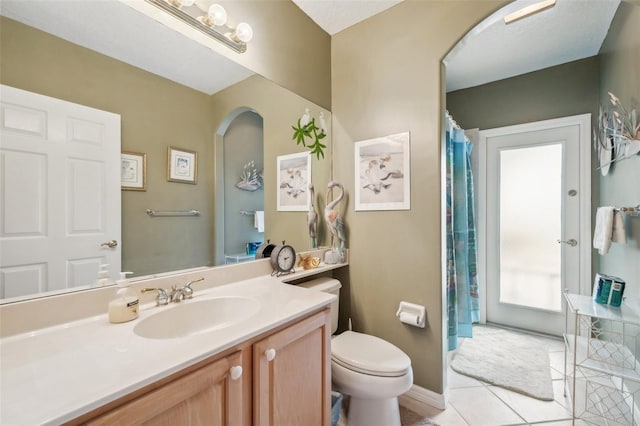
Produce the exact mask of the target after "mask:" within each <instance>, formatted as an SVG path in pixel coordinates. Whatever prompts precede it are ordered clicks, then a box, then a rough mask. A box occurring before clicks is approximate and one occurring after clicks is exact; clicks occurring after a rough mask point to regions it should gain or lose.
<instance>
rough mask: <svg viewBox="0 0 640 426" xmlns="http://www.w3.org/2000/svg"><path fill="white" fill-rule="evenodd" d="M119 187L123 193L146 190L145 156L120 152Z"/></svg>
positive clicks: (137, 153)
mask: <svg viewBox="0 0 640 426" xmlns="http://www.w3.org/2000/svg"><path fill="white" fill-rule="evenodd" d="M120 187H121V189H122V190H123V191H146V190H147V154H143V153H141V152H131V151H122V153H121V154H120Z"/></svg>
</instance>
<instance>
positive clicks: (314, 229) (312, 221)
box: [307, 183, 318, 248]
mask: <svg viewBox="0 0 640 426" xmlns="http://www.w3.org/2000/svg"><path fill="white" fill-rule="evenodd" d="M309 197H310V200H311V201H309V213H307V225H308V226H309V238H310V239H311V248H316V247H318V214H317V213H316V208H315V206H314V205H313V202H314V198H315V191H314V189H313V184H312V183H310V184H309Z"/></svg>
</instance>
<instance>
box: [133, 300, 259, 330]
mask: <svg viewBox="0 0 640 426" xmlns="http://www.w3.org/2000/svg"><path fill="white" fill-rule="evenodd" d="M156 309H158V310H159V312H158V313H157V314H154V315H152V316H150V317H148V318H145V319H143V320H141V321H140V322H139V323H138V324H136V326H135V327H134V328H133V332H134V333H136V334H137V335H138V336H140V337H147V338H149V339H174V338H178V337H187V336H192V335H194V334H198V333H203V332H206V331H212V330H219V329H221V328H226V327H230V326H232V325H234V324H237V323H239V322H242V321H245V320H247V319H248V318H250V317H252V316H253V315H255V314H256V313H257V312H258V311H259V310H260V302H258V301H257V300H255V299H250V298H247V297H217V298H213V299H205V300H197V301H186V302H181V304H180V305H177V306H171V307H166V308H164V309H166V310H161V309H163V307H158V308H156Z"/></svg>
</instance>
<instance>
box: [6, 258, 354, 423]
mask: <svg viewBox="0 0 640 426" xmlns="http://www.w3.org/2000/svg"><path fill="white" fill-rule="evenodd" d="M257 263H259V262H257ZM341 266H345V264H341V265H333V266H331V267H325V268H318V269H317V270H313V271H301V272H299V273H296V274H293V275H291V276H286V277H279V278H278V277H272V276H270V275H269V274H261V275H259V276H256V277H253V278H249V279H244V280H240V281H235V282H232V283H227V284H224V285H217V286H214V287H212V288H202V289H199V288H196V291H195V295H194V297H193V299H191V300H187V301H184V302H181V303H175V304H172V305H170V306H164V307H156V306H155V304H154V303H153V302H149V301H143V302H145V303H143V304H142V306H141V310H140V318H138V319H137V320H134V321H131V322H128V323H122V324H110V323H109V322H108V320H107V316H106V314H101V315H97V316H93V317H88V318H83V319H80V320H77V321H73V322H68V323H65V324H59V325H55V326H52V327H49V328H44V329H38V330H32V331H30V332H27V333H21V334H16V335H13V336H9V337H5V338H3V339H2V341H1V342H0V352H1V355H2V374H1V381H2V398H1V400H2V401H1V404H2V406H1V410H0V424H7V425H13V424H64V423H66V424H89V425H101V424H114V423H118V422H121V424H135V423H138V424H139V423H143V422H150V423H151V424H177V423H178V420H177V419H180V422H179V423H181V424H184V419H185V418H188V419H189V424H208V425H209V424H213V425H217V424H221V425H222V424H228V425H252V424H255V425H280V424H314V425H316V424H317V425H321V424H322V425H329V424H330V423H331V419H330V414H331V413H330V411H331V395H330V387H331V371H330V338H331V337H330V334H331V317H330V311H329V305H330V304H331V302H332V301H333V300H334V299H335V296H333V295H330V294H327V293H322V292H316V291H311V290H307V289H304V288H300V287H297V286H294V285H289V284H286V283H284V282H283V281H284V280H299V279H301V278H304V277H306V276H315V275H316V274H320V273H323V272H327V271H329V270H331V269H334V268H336V267H341ZM225 268H242V265H230V266H229V267H225ZM220 269H222V268H215V270H218V272H216V273H219V270H220ZM229 271H232V270H231V269H226V273H227V274H228V273H229ZM223 272H224V270H223ZM191 275H193V274H191ZM199 275H205V282H207V281H210V278H209V277H206V271H205V272H199ZM181 279H183V278H181ZM185 279H191V277H190V276H189V277H186V278H185ZM147 284H149V283H147ZM238 298H243V299H247V300H252V301H253V302H252V303H257V304H258V305H259V307H258V308H257V309H247V310H244V311H243V309H239V310H235V311H234V310H230V311H229V312H228V315H230V317H229V320H228V321H225V322H223V323H220V322H219V321H218V323H217V324H216V325H213V326H211V327H209V326H208V325H207V324H205V325H204V326H203V327H199V328H194V329H193V330H187V331H186V332H182V334H180V335H171V330H168V331H167V334H166V336H165V335H164V334H163V333H164V331H158V333H159V334H157V335H155V336H154V337H153V338H150V337H148V335H145V334H144V333H147V332H148V330H147V331H145V332H144V333H143V332H141V331H140V330H143V329H144V327H142V326H141V325H142V324H143V322H146V323H147V324H152V325H153V322H154V319H152V317H154V315H158V314H161V315H166V316H169V317H170V316H171V315H172V314H171V313H170V312H169V311H171V310H175V309H177V308H179V309H183V310H185V312H186V310H189V309H190V305H191V306H196V304H201V303H210V301H212V300H214V299H216V300H219V301H222V302H221V303H222V304H218V306H220V307H221V310H222V311H224V309H223V308H222V307H223V306H224V301H225V300H231V299H238ZM212 306H213V305H212ZM247 306H249V305H247ZM167 312H169V313H167ZM176 312H177V311H176ZM225 315H227V313H225ZM156 318H159V316H158V317H156ZM176 318H179V317H176ZM202 321H203V322H205V323H206V321H208V319H207V318H204V317H203V319H202ZM159 324H161V323H159ZM147 328H148V327H147ZM163 329H164V327H163ZM140 334H142V335H140ZM143 336H146V337H143ZM185 415H186V416H187V417H185Z"/></svg>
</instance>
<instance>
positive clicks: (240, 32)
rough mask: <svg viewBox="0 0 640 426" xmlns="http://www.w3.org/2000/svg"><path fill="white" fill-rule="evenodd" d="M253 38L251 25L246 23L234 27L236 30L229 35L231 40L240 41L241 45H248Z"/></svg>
mask: <svg viewBox="0 0 640 426" xmlns="http://www.w3.org/2000/svg"><path fill="white" fill-rule="evenodd" d="M252 38H253V29H251V25H249V24H247V23H246V22H240V23H239V24H238V26H237V27H236V30H235V31H234V32H233V33H232V34H231V39H232V40H234V41H241V42H243V43H249V42H250V41H251V39H252Z"/></svg>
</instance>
